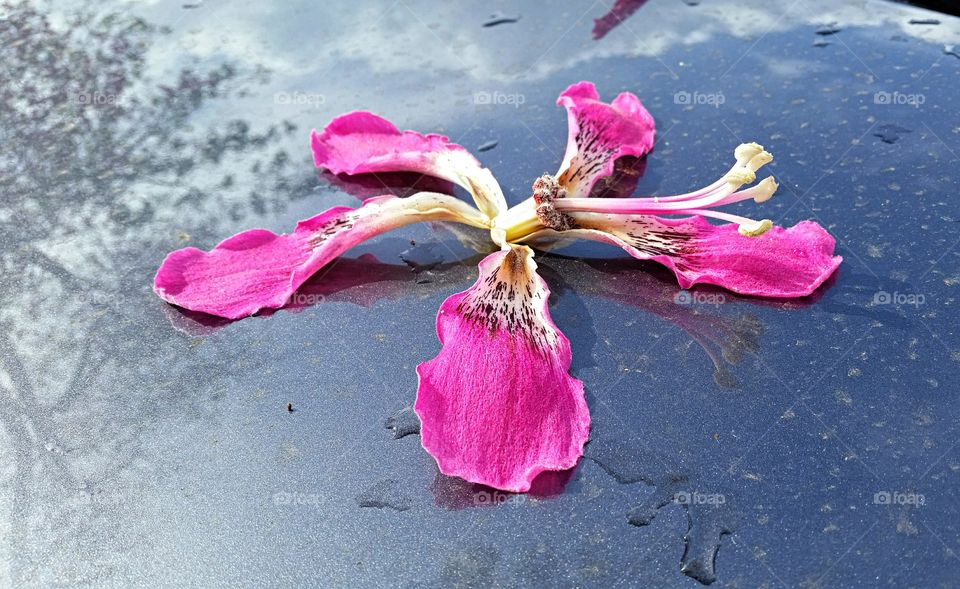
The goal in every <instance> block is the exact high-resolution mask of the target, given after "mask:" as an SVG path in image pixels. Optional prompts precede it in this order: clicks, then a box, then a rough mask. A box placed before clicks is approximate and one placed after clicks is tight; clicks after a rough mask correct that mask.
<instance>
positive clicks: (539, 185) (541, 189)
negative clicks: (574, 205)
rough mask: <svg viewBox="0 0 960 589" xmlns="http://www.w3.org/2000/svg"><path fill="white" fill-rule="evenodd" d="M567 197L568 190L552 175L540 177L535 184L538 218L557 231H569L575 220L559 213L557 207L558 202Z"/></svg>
mask: <svg viewBox="0 0 960 589" xmlns="http://www.w3.org/2000/svg"><path fill="white" fill-rule="evenodd" d="M566 195H567V191H566V189H564V187H563V186H562V185H561V184H560V182H559V180H557V178H555V177H554V176H552V175H550V174H544V175H543V176H540V177H539V178H537V179H536V180H535V181H534V183H533V201H534V202H535V203H536V205H537V211H536V212H537V218H538V219H540V222H541V223H543V224H544V225H546V226H547V227H549V228H551V229H553V230H555V231H567V230H568V229H571V228H572V227H573V225H574V223H573V219H571V218H570V216H569V215H567V214H566V213H563V212H561V211H559V210H558V209H557V207H556V205H555V201H556V200H558V199H559V200H563V199H564V198H565V197H566Z"/></svg>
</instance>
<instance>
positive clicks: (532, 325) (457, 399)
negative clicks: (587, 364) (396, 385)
mask: <svg viewBox="0 0 960 589" xmlns="http://www.w3.org/2000/svg"><path fill="white" fill-rule="evenodd" d="M536 267H537V266H536V264H535V263H534V261H533V253H532V251H531V250H530V249H529V248H527V247H524V246H511V247H510V249H507V250H503V251H499V252H496V253H493V254H490V255H489V256H487V257H486V258H484V260H483V261H482V262H480V277H479V279H478V280H477V282H476V284H474V285H473V286H472V287H470V288H469V289H468V290H466V291H464V292H461V293H458V294H455V295H453V296H451V297H450V298H448V299H447V300H446V301H445V302H444V303H443V306H441V307H440V313H439V314H438V316H437V335H438V336H439V338H440V342H441V343H442V344H443V349H442V350H441V351H440V354H439V355H437V357H436V358H434V359H432V360H430V361H428V362H424V363H423V364H420V366H418V367H417V373H418V374H419V375H420V387H419V390H418V391H417V402H416V404H415V405H414V410H415V411H416V412H417V415H419V416H420V420H421V422H422V428H421V437H422V442H423V447H424V448H426V450H427V452H429V453H430V454H431V455H432V456H433V457H434V458H435V459H436V460H437V464H438V465H439V467H440V471H441V472H443V473H444V474H447V475H452V476H458V477H461V478H464V479H466V480H468V481H470V482H474V483H482V484H485V485H489V486H491V487H495V488H497V489H502V490H506V491H514V492H523V491H527V490H529V489H530V483H531V481H532V480H533V479H534V477H536V476H537V474H538V473H540V472H542V471H548V470H566V469H568V468H572V467H573V466H574V465H575V464H576V463H577V460H578V459H579V457H580V456H581V455H582V454H583V445H584V444H585V443H586V441H587V435H588V433H589V429H590V414H589V411H588V409H587V404H586V401H585V399H584V397H583V383H581V382H580V381H579V380H577V379H575V378H573V377H571V376H570V375H569V374H568V370H569V368H570V343H569V342H568V341H567V338H566V337H565V336H564V335H563V334H562V333H561V332H560V330H559V329H557V327H556V325H554V323H553V321H552V320H551V319H550V315H549V313H548V311H547V299H548V298H549V296H550V291H549V289H548V288H547V285H546V283H545V282H544V281H543V279H541V278H540V277H539V276H538V275H537V273H536Z"/></svg>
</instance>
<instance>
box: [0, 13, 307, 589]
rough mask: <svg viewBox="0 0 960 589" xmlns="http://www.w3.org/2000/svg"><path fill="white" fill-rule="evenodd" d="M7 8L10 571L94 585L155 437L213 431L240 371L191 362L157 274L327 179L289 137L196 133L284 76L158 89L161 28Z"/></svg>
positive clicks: (2, 345)
mask: <svg viewBox="0 0 960 589" xmlns="http://www.w3.org/2000/svg"><path fill="white" fill-rule="evenodd" d="M0 14H2V15H3V18H0V68H2V69H0V71H2V73H3V79H4V81H3V83H2V84H0V105H2V106H0V142H2V144H3V146H4V150H3V152H2V154H0V193H2V195H3V198H2V201H0V235H2V238H0V239H2V243H3V248H2V253H0V261H2V267H3V274H4V280H3V283H2V288H0V301H2V304H0V309H2V310H0V425H2V429H0V431H2V432H3V434H2V437H0V440H2V442H0V472H3V473H5V474H3V475H2V476H0V506H2V507H3V509H0V521H2V522H3V525H2V526H0V527H2V529H3V530H4V532H3V534H2V536H3V540H2V541H0V561H4V562H10V563H11V565H10V569H9V570H10V574H11V579H12V580H13V582H14V583H15V584H18V583H30V584H39V585H45V584H51V583H53V581H54V579H56V581H57V582H67V583H72V582H82V581H89V580H91V579H98V578H102V574H103V573H104V572H105V571H108V570H109V569H110V568H111V565H110V564H109V560H110V559H111V558H115V557H116V556H115V555H116V553H117V551H118V550H122V549H123V548H122V547H123V546H124V545H125V543H126V541H127V540H129V538H126V539H125V538H122V537H117V536H118V533H119V532H118V530H119V529H120V528H121V527H122V525H121V522H122V520H121V517H122V515H121V514H122V512H123V510H120V509H118V503H117V500H116V499H117V497H118V496H119V497H121V499H122V498H126V500H127V501H129V492H130V489H133V488H136V482H135V481H137V480H139V479H140V478H142V477H145V476H150V475H151V473H149V472H146V471H145V469H147V468H155V467H154V466H150V467H147V466H145V464H146V461H143V460H141V455H142V454H143V452H145V451H147V449H145V448H143V447H142V441H141V438H142V435H143V433H144V431H145V430H148V429H151V428H156V427H160V426H161V424H162V423H163V422H164V421H167V420H169V419H170V418H171V416H173V415H176V416H177V418H178V419H187V420H191V419H203V418H205V417H209V414H210V413H211V412H213V411H215V410H216V409H215V407H212V406H211V405H213V404H210V403H207V402H201V395H200V394H198V393H200V392H203V391H209V390H211V389H212V388H216V387H217V386H218V384H222V382H223V379H224V376H223V371H222V366H223V363H224V362H226V363H230V362H232V361H234V360H235V359H233V358H230V357H224V355H219V356H217V357H216V358H215V359H211V358H203V357H200V356H196V355H183V354H178V352H179V351H181V350H178V348H183V337H182V335H180V334H179V333H177V332H176V331H174V330H170V329H169V326H168V325H167V324H166V322H163V321H157V320H156V317H151V313H150V310H151V309H156V308H157V307H156V306H154V305H149V304H148V302H149V303H152V302H153V301H154V299H153V295H152V293H151V292H150V291H149V284H148V281H147V280H146V279H145V278H144V276H148V275H149V273H148V271H147V270H145V269H146V268H149V267H151V266H153V265H155V263H156V260H155V259H154V258H155V257H156V256H157V255H158V252H164V251H166V250H168V249H170V246H172V245H176V244H177V242H180V243H183V242H185V241H188V240H189V239H190V237H189V235H190V234H191V233H195V232H200V233H206V232H211V231H220V229H219V227H218V226H219V225H221V224H222V223H223V222H224V220H230V219H239V218H241V217H247V216H256V215H260V214H263V213H266V212H268V211H272V210H281V209H283V208H284V207H285V206H287V204H288V203H289V201H291V200H293V199H294V198H296V197H297V196H298V195H301V194H309V192H310V191H309V187H310V186H312V185H313V184H314V183H315V182H316V180H315V178H313V177H311V176H302V175H300V176H298V175H297V174H295V173H294V172H293V168H294V166H292V165H291V162H290V161H289V160H290V158H289V157H288V156H287V154H286V152H285V151H284V150H283V149H282V148H281V147H280V144H281V140H283V139H284V138H285V137H286V136H287V135H289V134H291V133H293V132H294V131H295V127H294V126H293V125H291V124H289V123H281V124H278V125H274V126H269V127H267V128H265V129H260V130H256V129H254V128H253V126H252V124H251V123H249V122H247V121H246V120H244V119H243V118H233V119H232V120H226V121H222V122H215V123H211V124H209V125H200V124H198V123H197V122H196V118H197V114H198V112H199V111H200V110H201V109H203V108H204V107H205V106H207V105H210V104H216V103H218V102H223V101H227V100H231V99H234V98H235V97H237V96H238V94H240V93H241V92H242V91H243V88H244V87H245V86H248V85H250V84H259V83H262V82H263V81H264V80H266V77H267V74H268V72H266V71H265V70H263V69H261V68H258V67H256V66H246V65H242V64H234V63H222V64H220V65H219V66H217V67H213V68H209V69H195V68H191V67H185V68H183V69H180V70H179V71H178V72H177V73H176V74H174V75H173V76H172V79H169V80H158V79H155V78H153V77H151V76H149V75H148V74H147V71H148V70H149V65H150V63H149V57H150V47H151V44H152V43H153V42H154V41H155V40H156V38H157V37H158V36H161V35H164V34H165V33H166V31H164V30H163V29H161V28H158V27H156V26H154V25H152V24H150V23H148V22H146V21H144V20H142V19H138V18H134V17H130V16H125V15H121V14H115V13H110V14H97V13H96V12H95V11H94V10H93V9H82V10H77V11H75V12H72V13H70V14H65V15H61V16H62V17H63V19H62V21H61V20H60V19H54V18H51V16H49V14H48V11H46V10H45V9H43V8H38V7H37V6H36V5H35V4H34V3H30V2H4V3H2V4H0ZM240 177H244V180H243V185H244V186H249V187H250V188H249V189H245V190H240V189H239V188H238V185H239V180H238V179H239V178H240ZM267 193H269V194H271V195H272V196H271V197H264V196H262V195H263V194H267ZM161 255H162V254H161ZM132 275H135V276H136V277H135V278H132V279H131V276H132ZM128 309H138V312H137V313H130V314H129V316H127V310H128ZM143 309H147V312H145V313H144V312H143ZM154 314H156V313H155V312H154ZM150 319H153V320H150ZM144 342H151V345H150V347H145V345H144ZM173 354H178V355H177V356H176V361H173V360H172V359H171V357H172V355H173ZM226 356H229V353H227V354H226ZM217 367H219V368H217ZM143 383H150V386H149V392H147V391H141V390H139V389H141V387H143ZM117 386H123V387H125V388H129V391H130V392H131V393H132V394H126V393H124V394H120V393H119V392H118V390H117V388H116V387H117ZM202 398H203V400H205V401H209V399H210V397H209V396H208V395H202ZM118 494H122V495H118ZM111 498H112V499H111ZM81 524H82V525H81ZM127 533H128V534H129V533H130V532H129V531H127ZM107 539H110V541H107ZM78 553H82V554H85V555H86V558H85V560H86V561H87V562H86V564H87V566H86V567H77V566H76V561H75V560H74V558H75V555H76V554H78ZM69 555H74V557H73V558H71V557H69ZM81 569H84V570H81Z"/></svg>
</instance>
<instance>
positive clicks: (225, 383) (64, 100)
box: [0, 0, 960, 587]
mask: <svg viewBox="0 0 960 589" xmlns="http://www.w3.org/2000/svg"><path fill="white" fill-rule="evenodd" d="M628 4H631V3H629V2H623V3H621V2H618V3H617V5H614V4H613V3H612V2H609V1H608V2H606V3H605V2H597V3H590V2H569V3H564V8H563V9H561V10H552V11H551V10H546V9H544V8H543V4H542V3H536V2H520V3H505V4H502V5H498V6H495V7H492V6H490V5H489V4H488V3H485V2H476V3H462V4H456V5H446V4H439V3H429V2H426V1H424V2H420V1H414V0H400V1H399V2H396V3H390V2H387V3H384V4H382V5H380V4H374V3H368V2H351V3H347V4H343V5H338V4H336V3H333V4H329V3H323V6H322V7H321V5H320V4H319V3H314V2H283V3H281V2H259V3H227V2H218V1H207V2H198V3H191V4H183V3H180V2H147V3H136V4H134V3H124V2H107V3H97V4H89V5H86V7H83V6H84V5H82V4H78V3H72V4H68V3H54V4H53V5H50V4H45V3H29V4H15V5H9V4H3V5H0V71H2V76H3V77H2V85H0V92H2V101H3V106H2V109H0V117H2V120H0V139H2V144H3V145H4V149H3V151H2V154H0V194H2V199H0V245H2V256H3V257H2V268H3V280H2V283H0V298H2V304H0V323H2V328H3V329H0V586H9V585H20V586H38V587H49V586H55V585H65V584H81V585H96V586H125V585H137V586H214V585H227V584H230V585H269V586H293V585H304V584H319V585H324V586H380V585H388V586H401V587H411V586H424V587H426V586H437V585H440V586H464V587H469V586H478V587H479V586H489V585H503V586H535V587H542V586H561V587H565V586H586V587H609V586H624V587H626V586H638V587H697V586H699V582H700V581H710V580H711V579H712V578H713V577H714V576H715V578H716V581H715V583H714V586H723V587H726V586H730V587H757V586H764V587H782V586H789V587H793V586H803V587H853V586H863V587H878V586H890V587H950V586H956V584H957V579H958V578H960V560H958V558H957V555H958V551H960V546H958V539H960V536H958V534H960V497H958V495H960V493H958V477H960V450H958V449H957V447H956V443H957V426H958V401H957V395H956V390H957V389H956V384H955V383H956V379H957V377H958V372H960V370H958V369H960V339H958V337H960V335H958V333H957V325H958V323H957V321H958V312H957V289H958V286H960V268H958V256H960V250H958V249H957V247H958V241H960V231H958V227H960V226H958V221H960V204H958V201H957V194H958V188H960V178H958V170H960V158H958V153H960V114H958V111H957V108H956V95H957V89H958V82H957V81H958V79H960V77H958V75H960V60H958V59H956V58H955V57H954V56H953V55H952V54H951V53H950V52H951V51H953V49H952V48H953V47H955V46H956V45H960V22H958V20H957V19H956V18H954V17H951V16H947V15H941V14H936V13H931V12H928V11H925V10H922V9H919V8H913V7H909V6H904V5H897V4H888V3H884V2H849V3H844V4H843V5H842V6H839V7H838V6H837V5H838V4H840V3H835V2H826V1H823V2H818V1H814V0H801V1H800V2H794V1H793V0H783V1H780V0H774V1H771V0H767V1H764V2H733V1H729V2H726V1H719V0H717V1H711V0H702V1H701V2H699V3H696V2H680V1H670V0H650V1H649V2H646V3H638V4H642V6H640V7H639V8H637V7H630V6H626V5H628ZM634 4H637V3H634ZM496 11H499V12H498V15H499V16H501V17H502V16H507V17H510V19H509V20H513V21H514V22H502V23H499V24H497V25H496V26H483V25H484V24H485V23H487V22H490V18H491V13H492V12H496ZM617 11H620V12H617ZM611 12H613V14H614V15H616V14H624V15H627V13H629V15H628V16H624V18H625V20H622V19H616V18H614V19H611V18H609V17H606V18H605V14H608V13H611ZM931 18H934V19H937V20H939V21H940V24H937V25H932V24H927V25H924V24H910V21H911V20H914V21H923V20H926V19H931ZM595 19H600V22H601V23H603V27H604V28H605V31H604V33H603V35H601V37H602V38H599V39H598V40H594V36H596V33H595V30H596V29H595V27H596V26H597V23H595V22H594V21H595ZM621 20H622V22H621ZM611 23H613V25H614V26H610V24H611ZM827 29H831V30H833V29H836V30H835V31H833V32H832V33H831V34H829V35H824V34H818V32H822V31H825V30H827ZM818 39H819V40H825V41H827V42H829V43H828V44H824V45H823V46H814V42H815V41H817V40H818ZM581 79H589V80H592V81H594V82H595V83H597V85H598V88H599V91H600V93H601V95H602V96H603V97H604V98H606V99H610V98H612V97H613V96H615V95H616V94H617V93H619V92H621V91H624V90H630V91H633V92H635V93H637V94H638V95H639V96H640V98H641V99H642V100H643V101H644V103H645V104H646V106H647V107H648V109H649V110H650V111H651V113H652V114H653V115H654V117H655V118H656V120H657V123H658V129H659V135H658V144H657V147H656V149H655V151H654V153H653V154H652V155H651V156H649V157H648V158H647V160H646V162H645V169H644V173H643V176H642V178H641V179H640V181H639V187H638V193H643V194H671V193H678V192H685V191H688V190H691V189H694V188H697V187H700V186H703V185H705V184H708V183H710V182H712V181H713V179H714V178H715V177H716V176H717V175H719V174H720V173H722V172H723V171H725V170H726V169H727V168H728V167H729V165H730V162H731V160H732V151H733V148H734V147H735V146H736V145H737V144H738V143H740V142H741V141H758V142H760V143H762V144H764V145H765V146H766V147H767V148H768V149H769V150H770V151H772V152H773V153H774V155H775V157H776V158H777V159H776V161H775V162H774V164H772V165H771V166H770V172H771V173H772V174H774V175H775V176H776V177H777V178H778V180H779V181H780V183H781V189H780V192H779V193H778V194H777V196H776V197H775V198H774V199H773V200H772V201H770V202H769V203H766V204H765V205H764V209H765V210H764V216H767V217H770V218H772V219H774V220H776V221H777V222H778V223H779V224H784V225H790V224H793V223H795V222H798V221H800V220H803V219H808V218H812V219H815V220H817V221H819V222H820V223H821V224H823V225H824V226H825V227H827V228H828V229H829V230H830V231H831V232H832V233H833V234H834V235H835V236H836V237H837V242H838V253H840V254H841V255H843V256H844V259H845V261H844V264H843V265H842V266H841V268H840V271H839V273H838V275H837V276H836V277H835V279H833V280H832V281H831V282H830V283H829V284H828V285H827V286H826V287H825V288H823V289H821V290H820V291H819V292H818V293H816V295H815V296H813V297H810V298H809V299H806V300H802V301H762V300H756V299H748V298H742V297H737V296H734V295H731V294H729V293H726V292H723V291H719V290H710V289H703V290H697V291H694V292H696V293H698V296H696V297H687V298H686V299H684V298H683V297H680V298H678V292H679V291H678V289H677V287H676V283H675V281H674V279H673V278H672V277H671V276H670V275H669V274H667V273H666V272H664V271H662V270H661V269H659V268H657V267H656V266H655V265H650V264H643V263H640V262H636V261H633V260H625V259H623V254H622V253H621V252H620V251H619V250H614V249H607V248H604V247H601V246H599V245H585V244H577V245H573V246H571V247H568V248H564V249H560V250H556V251H554V252H553V253H551V254H547V253H541V254H538V256H537V261H538V264H539V265H540V272H541V275H542V276H544V278H545V279H546V280H547V282H548V283H549V284H550V286H551V288H552V290H553V293H554V297H553V298H552V299H551V313H552V315H553V318H554V320H555V321H556V323H557V324H558V326H559V327H560V328H561V329H562V330H563V331H564V332H565V333H566V334H567V336H568V337H569V338H570V340H571V345H572V349H573V366H572V372H573V374H574V375H575V376H577V377H578V378H580V379H582V380H583V381H584V383H585V388H586V391H587V400H588V403H589V405H590V408H591V412H592V415H593V423H594V426H593V430H592V441H591V443H590V444H589V445H588V447H587V453H586V456H585V458H584V459H583V460H582V461H581V463H580V465H579V466H578V468H576V469H575V470H574V471H573V472H570V473H561V474H559V475H552V476H551V477H546V478H545V479H544V480H539V479H538V481H537V487H536V488H535V489H534V490H533V492H531V493H530V494H529V495H522V496H513V495H506V494H503V493H498V492H496V491H493V490H491V489H485V488H482V487H477V486H474V485H470V484H467V483H464V482H463V481H460V480H458V479H450V478H447V477H444V476H442V475H440V474H439V473H438V472H437V469H436V466H435V463H434V462H433V460H432V459H431V458H430V457H429V456H428V455H427V454H426V453H425V452H424V451H423V450H422V448H421V447H420V445H419V437H418V436H417V435H416V434H415V430H416V422H415V421H413V422H411V420H410V419H409V418H410V415H405V414H403V413H402V412H401V411H402V410H403V409H404V408H406V407H409V406H410V405H412V403H413V400H414V394H415V390H416V384H417V379H416V374H415V372H414V368H415V367H416V365H417V364H418V363H419V362H421V361H423V360H426V359H428V358H430V357H432V356H433V355H434V354H436V353H437V351H438V349H439V344H438V342H437V339H436V335H435V333H434V318H435V314H436V310H437V308H438V307H439V305H440V303H441V302H442V301H443V300H444V298H445V297H447V296H449V295H450V294H451V293H453V292H456V291H458V290H462V289H463V288H465V287H466V286H467V285H469V284H470V283H471V282H472V281H473V280H474V278H475V275H476V270H475V267H476V263H477V262H478V261H479V259H481V257H482V254H483V253H485V252H486V251H488V250H487V249H486V248H489V240H488V238H487V236H486V235H485V234H484V233H483V232H480V231H474V230H472V229H463V228H461V227H458V226H450V225H443V224H436V225H424V226H413V227H408V228H405V229H403V230H400V231H397V232H395V233H390V234H387V235H385V236H382V237H380V238H378V239H376V240H374V241H372V242H370V243H367V244H364V245H362V246H361V247H358V248H357V249H356V250H354V251H352V252H350V253H349V254H348V255H347V257H346V258H345V259H344V260H342V261H340V262H338V263H336V264H334V265H333V266H332V267H331V268H330V269H329V270H328V271H324V272H321V273H320V275H318V277H317V278H316V279H315V280H313V281H311V282H310V283H309V284H308V285H306V286H305V287H304V289H303V290H302V291H301V293H300V294H301V295H302V296H300V297H298V298H297V300H296V305H294V306H293V307H291V308H288V309H284V310H280V311H277V312H275V313H271V314H268V315H264V316H261V317H255V318H251V319H247V320H244V321H239V322H233V323H231V322H226V321H221V320H217V319H214V318H210V317H204V316H198V315H195V314H188V313H183V312H181V311H178V310H176V309H174V308H171V307H169V306H167V305H165V304H163V303H162V302H161V301H160V300H159V299H157V298H156V297H155V296H154V295H153V294H152V292H151V280H152V277H153V273H154V271H155V269H156V268H157V266H158V264H159V263H160V261H161V260H162V259H163V257H164V255H165V254H166V253H167V252H168V251H170V250H172V249H175V248H178V247H183V246H185V245H194V246H198V247H203V248H209V247H212V246H213V245H215V244H216V243H217V242H218V241H220V240H221V239H222V238H224V237H227V236H229V235H231V234H233V233H235V232H238V231H240V230H243V229H247V228H250V227H254V226H257V227H264V228H268V229H271V230H274V231H285V230H289V229H292V227H293V226H294V223H295V221H296V220H298V219H300V218H305V217H307V216H310V215H313V214H315V213H317V212H319V211H321V210H323V209H325V208H328V207H331V206H334V205H341V204H353V203H356V202H357V201H356V197H355V196H353V194H357V195H361V196H370V195H372V194H376V193H378V192H379V191H380V189H379V188H378V186H377V185H375V184H370V183H369V182H367V183H366V184H364V182H363V180H362V179H360V180H357V181H346V180H345V179H340V178H330V177H326V176H321V175H318V174H316V173H315V171H314V170H313V166H312V163H311V161H310V154H309V151H308V143H307V137H308V133H309V131H310V129H311V128H314V127H317V128H319V127H322V126H323V125H324V124H326V122H327V121H329V120H330V118H331V117H333V116H335V115H337V114H340V113H342V112H345V111H348V110H352V109H359V108H363V109H369V110H373V111H376V112H378V113H380V114H383V115H385V116H387V117H388V118H390V119H391V120H393V121H395V122H396V123H397V124H398V125H399V126H401V127H402V128H413V129H417V130H420V131H423V132H442V133H446V134H448V135H449V136H450V137H451V139H452V140H454V141H456V142H458V143H461V144H463V145H466V146H468V147H471V148H473V149H474V152H475V153H478V157H479V158H480V159H481V160H482V161H483V162H484V163H485V164H486V165H487V166H489V167H490V168H491V169H492V170H493V171H494V173H495V174H496V176H497V178H498V180H499V181H500V183H501V185H502V186H503V188H504V191H505V192H506V193H507V195H508V196H507V197H508V200H509V201H510V202H511V203H512V202H518V201H519V200H521V199H523V198H525V197H527V196H528V195H529V189H530V184H531V182H532V181H533V179H535V178H536V177H537V176H538V175H540V174H542V173H544V172H553V171H555V170H556V168H557V166H558V164H559V162H560V160H561V158H562V154H563V149H564V145H565V141H566V117H565V115H564V113H563V112H562V110H560V109H558V108H557V107H555V106H554V100H555V98H556V96H557V94H558V93H559V92H561V91H562V90H563V89H564V88H566V87H567V86H568V85H569V84H570V83H572V82H576V81H579V80H581ZM494 141H495V142H496V144H495V146H496V148H495V149H493V148H491V149H489V150H487V151H483V152H482V153H480V152H479V150H478V149H476V148H477V147H478V146H482V145H485V144H489V143H490V142H494ZM397 185H398V186H399V187H400V188H398V191H399V192H400V193H409V191H410V188H411V187H410V186H409V184H407V185H406V186H405V187H404V182H403V181H402V179H400V180H399V181H398V182H397ZM416 188H418V187H414V189H416ZM738 206H740V205H738ZM742 206H743V207H744V208H743V212H744V213H745V214H748V215H749V214H752V212H753V211H752V210H751V207H752V206H753V205H742ZM754 216H755V215H754ZM291 404H292V405H291ZM290 406H292V408H293V409H294V410H293V411H288V407H290ZM398 412H401V413H398ZM390 418H392V421H390V422H389V423H387V424H386V425H387V427H385V422H387V420H388V419H390ZM395 438H397V439H395ZM718 546H719V551H717V550H716V549H717V547H718ZM685 573H686V574H685ZM698 579H699V581H698Z"/></svg>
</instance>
